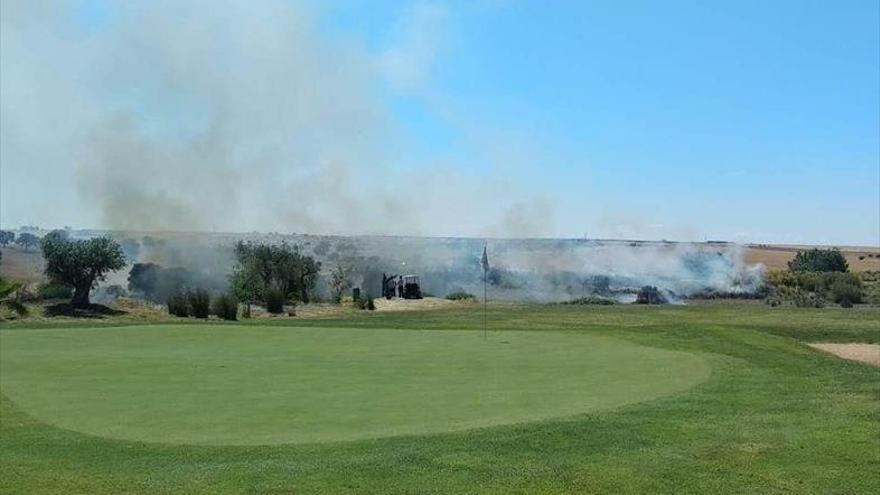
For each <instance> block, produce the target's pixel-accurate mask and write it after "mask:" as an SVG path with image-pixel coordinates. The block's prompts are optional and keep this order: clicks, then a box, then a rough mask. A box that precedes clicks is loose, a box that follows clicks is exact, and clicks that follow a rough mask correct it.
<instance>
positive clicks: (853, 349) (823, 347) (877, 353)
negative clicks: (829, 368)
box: [809, 344, 880, 366]
mask: <svg viewBox="0 0 880 495" xmlns="http://www.w3.org/2000/svg"><path fill="white" fill-rule="evenodd" d="M809 345H810V347H812V348H814V349H819V350H820V351H825V352H828V353H831V354H834V355H835V356H838V357H842V358H843V359H849V360H851V361H859V362H861V363H866V364H870V365H871V366H880V344H809Z"/></svg>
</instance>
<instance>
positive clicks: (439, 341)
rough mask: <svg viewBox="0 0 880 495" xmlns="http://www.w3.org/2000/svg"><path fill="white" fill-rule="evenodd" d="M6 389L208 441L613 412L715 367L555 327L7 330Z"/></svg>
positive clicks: (436, 428)
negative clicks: (484, 333)
mask: <svg viewBox="0 0 880 495" xmlns="http://www.w3.org/2000/svg"><path fill="white" fill-rule="evenodd" d="M0 343H2V345H0V349H2V356H0V363H2V373H0V377H2V382H0V383H2V389H3V393H4V394H5V395H6V396H7V397H9V398H10V399H12V400H13V401H14V403H15V404H16V405H17V406H18V407H20V408H22V409H23V410H24V411H25V412H27V413H29V414H30V415H32V416H34V417H35V418H37V419H39V420H41V421H44V422H46V423H49V424H52V425H54V426H57V427H61V428H64V429H69V430H74V431H78V432H82V433H88V434H93V435H98V436H102V437H108V438H116V439H126V440H138V441H146V442H160V443H175V444H209V445H260V444H282V443H308V442H327V441H342V440H353V439H364V438H379V437H389V436H397V435H413V434H426V433H441V432H447V431H456V430H466V429H470V428H477V427H485V426H495V425H503V424H512V423H523V422H530V421H537V420H542V419H547V418H555V417H565V416H573V415H577V414H581V413H586V412H592V411H598V410H607V409H610V408H615V407H619V406H623V405H626V404H632V403H636V402H640V401H648V400H652V399H656V398H658V397H662V396H665V395H669V394H674V393H676V392H680V391H683V390H686V389H688V388H690V387H692V386H694V385H696V384H698V383H700V382H701V381H703V380H705V379H706V378H708V376H709V374H710V368H709V366H708V365H707V363H706V362H705V360H704V359H703V358H702V357H701V356H699V355H698V354H693V353H686V352H679V351H671V350H661V349H657V348H652V347H646V346H642V345H637V344H634V343H630V342H627V341H624V340H620V339H615V338H610V337H606V336H596V335H588V334H583V333H562V332H528V331H516V332H503V333H496V332H490V335H489V338H488V340H485V341H484V340H483V336H482V332H479V331H457V330H421V331H406V330H399V329H381V328H378V329H345V328H291V327H259V326H247V327H243V326H208V325H180V326H169V325H164V326H150V327H147V326H140V327H128V328H100V329H92V328H80V329H46V330H38V329H29V330H13V331H6V332H3V333H2V342H0Z"/></svg>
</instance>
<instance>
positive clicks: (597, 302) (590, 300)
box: [562, 296, 617, 306]
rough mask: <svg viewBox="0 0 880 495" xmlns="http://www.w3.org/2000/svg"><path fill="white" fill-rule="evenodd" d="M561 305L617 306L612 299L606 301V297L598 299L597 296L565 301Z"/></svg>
mask: <svg viewBox="0 0 880 495" xmlns="http://www.w3.org/2000/svg"><path fill="white" fill-rule="evenodd" d="M562 304H572V305H592V304H595V305H599V306H610V305H612V304H617V301H615V300H614V299H608V298H607V297H598V296H587V297H579V298H577V299H572V300H571V301H565V302H563V303H562Z"/></svg>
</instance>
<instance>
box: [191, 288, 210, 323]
mask: <svg viewBox="0 0 880 495" xmlns="http://www.w3.org/2000/svg"><path fill="white" fill-rule="evenodd" d="M186 298H187V300H188V301H189V310H190V314H191V315H192V316H195V317H196V318H207V317H208V315H209V314H210V313H211V296H210V295H208V291H205V290H201V289H197V290H193V291H190V292H189V293H187V295H186Z"/></svg>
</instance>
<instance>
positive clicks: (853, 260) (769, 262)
mask: <svg viewBox="0 0 880 495" xmlns="http://www.w3.org/2000/svg"><path fill="white" fill-rule="evenodd" d="M813 247H816V246H771V245H766V244H760V245H756V244H750V245H748V247H747V249H746V262H747V263H763V264H764V266H766V267H767V268H768V269H769V270H786V269H788V262H789V261H791V259H792V258H794V255H795V253H797V252H798V250H804V249H812V248H813ZM840 250H841V251H842V252H843V255H844V257H846V262H847V263H849V269H850V270H852V271H854V272H868V271H878V270H880V248H876V247H843V248H841V249H840Z"/></svg>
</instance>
